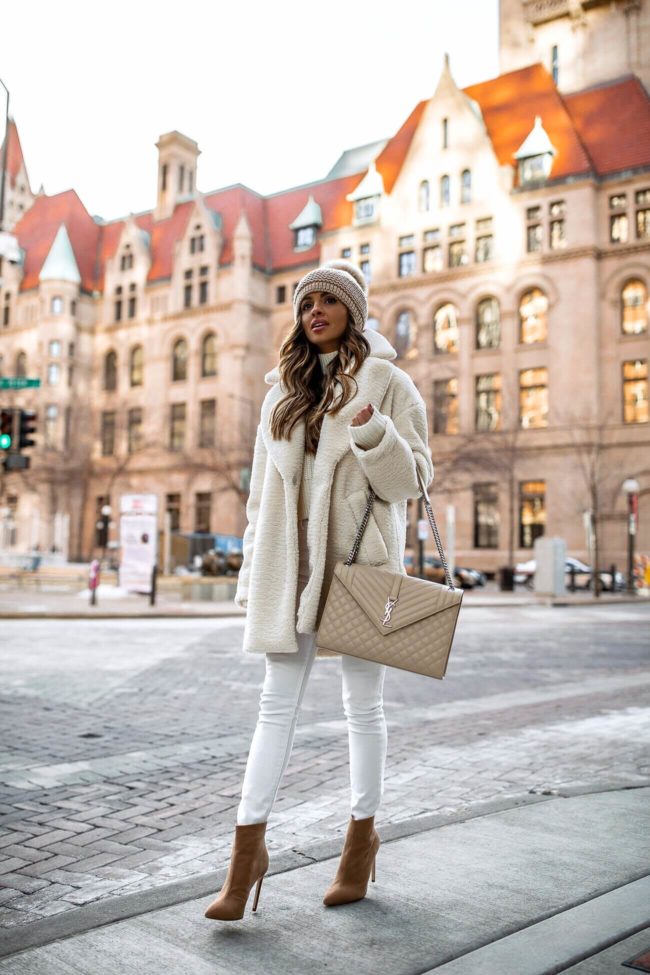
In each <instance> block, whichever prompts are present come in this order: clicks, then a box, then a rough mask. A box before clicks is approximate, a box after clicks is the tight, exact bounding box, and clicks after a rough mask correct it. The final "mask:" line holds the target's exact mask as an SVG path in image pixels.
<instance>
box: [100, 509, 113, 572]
mask: <svg viewBox="0 0 650 975" xmlns="http://www.w3.org/2000/svg"><path fill="white" fill-rule="evenodd" d="M112 511H113V509H112V508H111V506H110V504H104V505H102V520H101V526H102V543H103V544H102V548H103V552H102V562H105V561H106V549H107V547H108V529H109V528H110V524H111V513H112Z"/></svg>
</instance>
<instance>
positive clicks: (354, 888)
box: [323, 816, 381, 907]
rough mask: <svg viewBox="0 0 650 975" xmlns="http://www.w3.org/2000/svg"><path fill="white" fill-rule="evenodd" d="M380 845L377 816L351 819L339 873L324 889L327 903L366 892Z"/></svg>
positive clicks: (344, 901)
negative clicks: (376, 822) (376, 825)
mask: <svg viewBox="0 0 650 975" xmlns="http://www.w3.org/2000/svg"><path fill="white" fill-rule="evenodd" d="M380 845H381V841H380V839H379V834H378V832H377V830H376V829H375V817H374V816H368V817H367V818H366V819H354V817H352V818H351V819H350V822H349V824H348V831H347V833H346V836H345V842H344V844H343V851H342V853H341V859H340V861H339V866H338V869H337V871H336V876H335V878H334V881H333V883H332V884H330V886H329V888H328V889H327V891H326V893H325V896H324V898H323V903H324V904H326V905H327V906H328V907H330V906H333V905H335V904H350V903H351V902H352V901H359V900H361V899H362V898H363V897H365V896H366V893H367V890H368V883H369V880H370V877H372V879H373V880H374V879H375V857H376V856H377V851H378V850H379V847H380Z"/></svg>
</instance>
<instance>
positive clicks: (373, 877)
mask: <svg viewBox="0 0 650 975" xmlns="http://www.w3.org/2000/svg"><path fill="white" fill-rule="evenodd" d="M372 882H373V884H374V882H375V861H374V860H373V861H372Z"/></svg>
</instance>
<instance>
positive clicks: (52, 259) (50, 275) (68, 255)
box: [39, 223, 81, 284]
mask: <svg viewBox="0 0 650 975" xmlns="http://www.w3.org/2000/svg"><path fill="white" fill-rule="evenodd" d="M39 280H40V281H69V282H70V283H71V284H81V275H80V273H79V267H78V265H77V261H76V258H75V256H74V251H73V250H72V244H71V243H70V237H69V236H68V231H67V230H66V227H65V224H64V223H62V224H61V226H60V227H59V229H58V231H57V234H56V237H55V238H54V243H53V244H52V246H51V247H50V252H49V254H48V255H47V257H46V258H45V263H44V264H43V267H42V268H41V273H40V274H39Z"/></svg>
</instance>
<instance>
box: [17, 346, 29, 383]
mask: <svg viewBox="0 0 650 975" xmlns="http://www.w3.org/2000/svg"><path fill="white" fill-rule="evenodd" d="M15 374H16V376H18V377H20V378H24V377H25V376H27V356H26V355H25V353H24V352H19V353H18V355H17V356H16V373H15Z"/></svg>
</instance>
